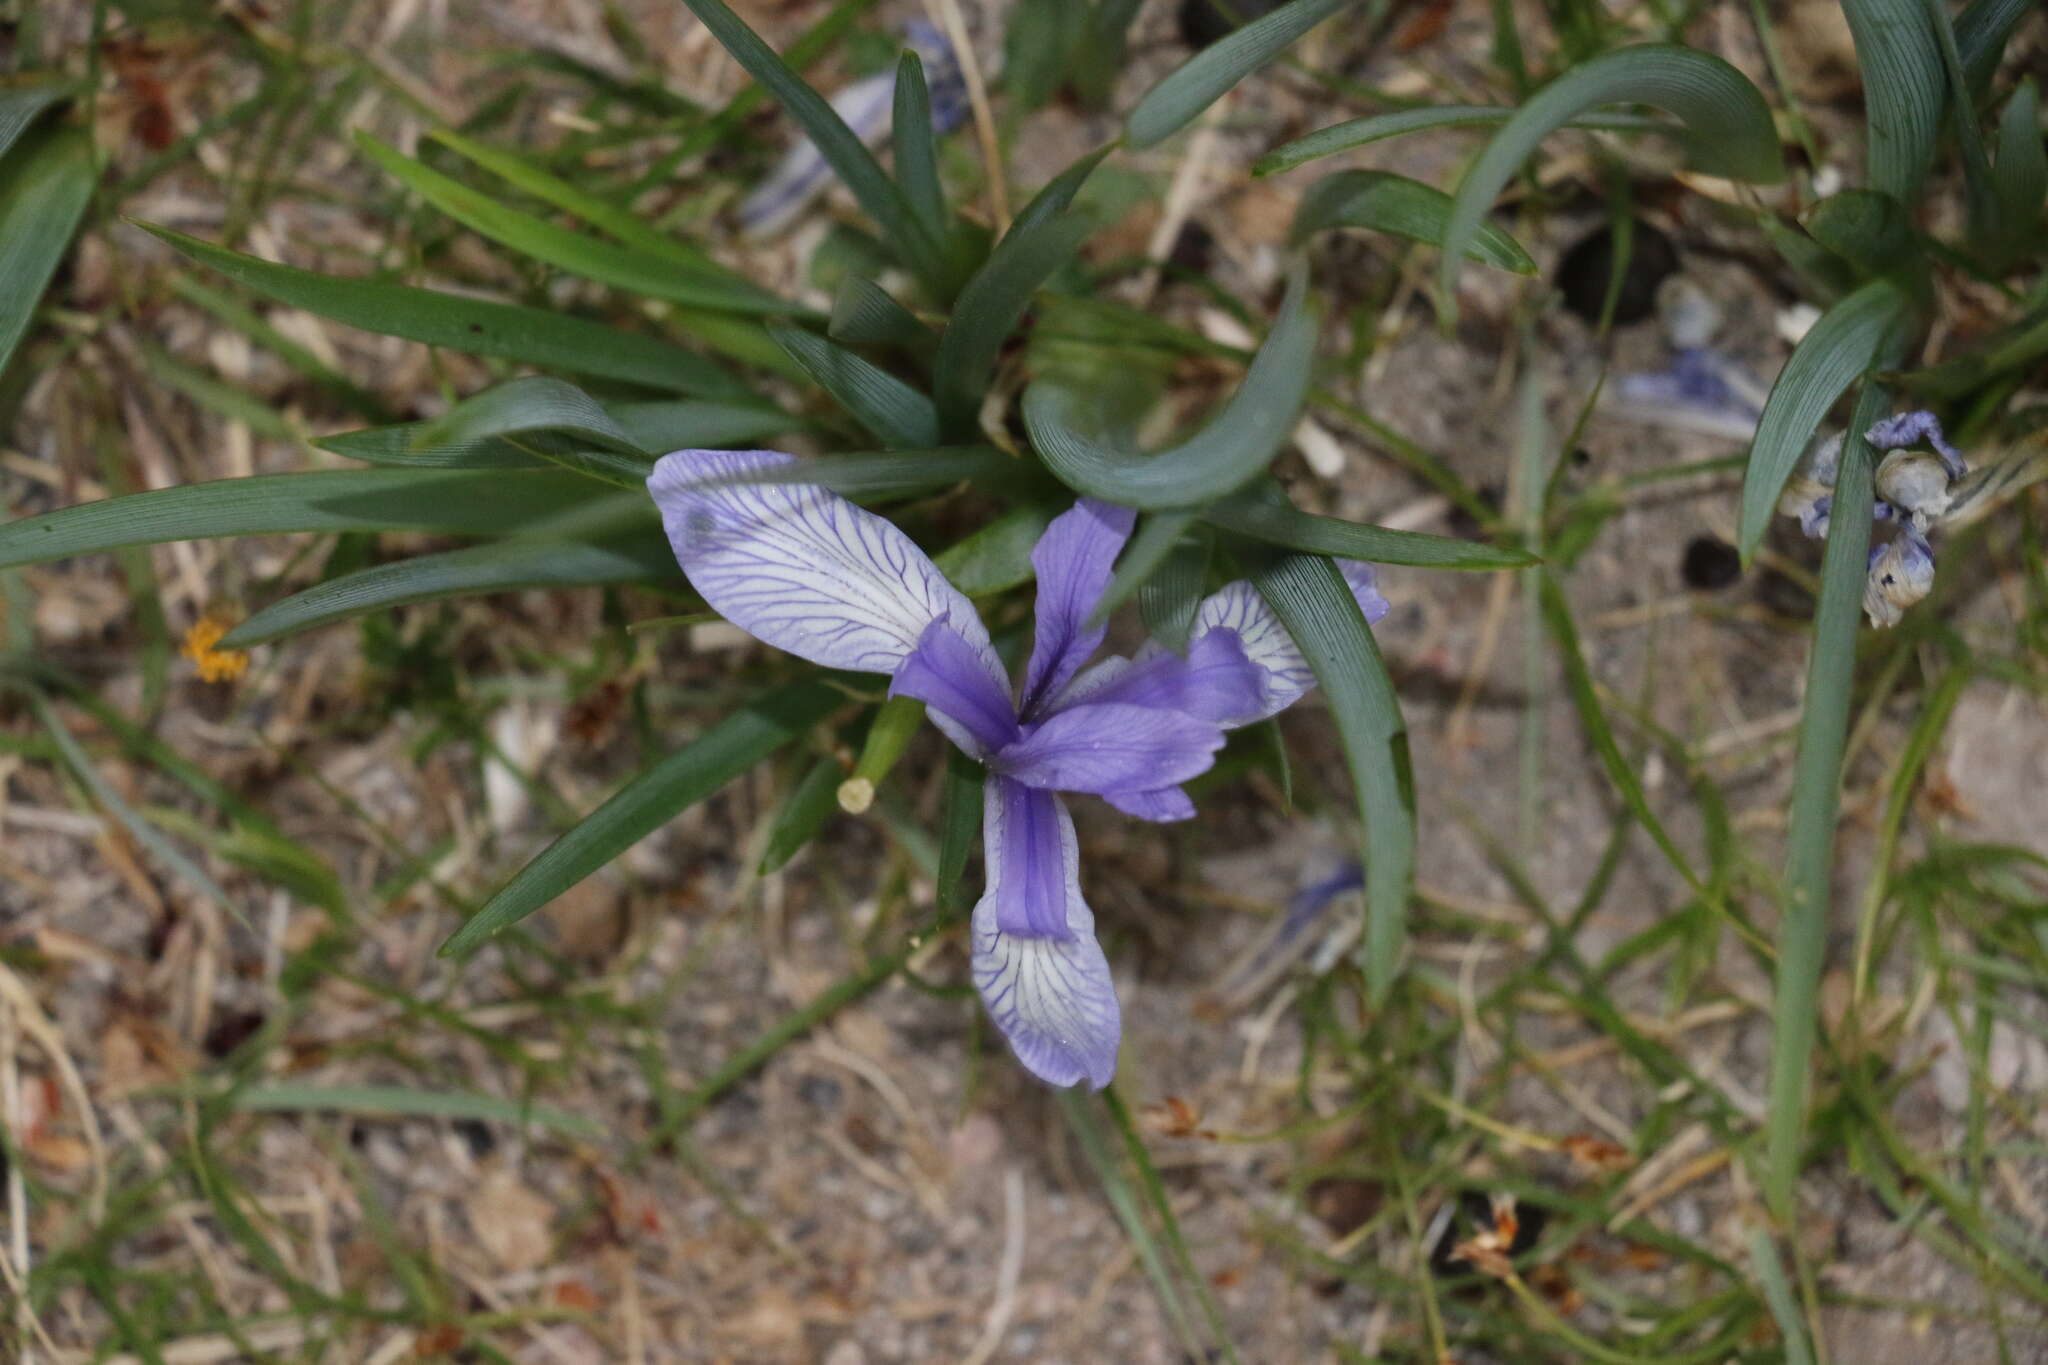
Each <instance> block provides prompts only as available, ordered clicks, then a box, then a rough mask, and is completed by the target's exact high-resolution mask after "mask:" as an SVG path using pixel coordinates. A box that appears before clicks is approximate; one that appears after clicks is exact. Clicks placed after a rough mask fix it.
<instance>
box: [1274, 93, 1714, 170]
mask: <svg viewBox="0 0 2048 1365" xmlns="http://www.w3.org/2000/svg"><path fill="white" fill-rule="evenodd" d="M1514 116H1515V111H1514V110H1513V109H1504V108H1497V107H1495V106H1493V105H1490V104H1442V105H1435V106H1432V107H1430V108H1426V109H1396V110H1395V111H1394V112H1392V113H1390V114H1372V115H1368V116H1367V117H1365V118H1355V119H1349V120H1347V121H1345V122H1343V123H1336V124H1332V125H1331V126H1330V127H1328V128H1318V129H1317V130H1316V131H1315V132H1313V133H1310V134H1309V135H1308V136H1306V137H1299V138H1296V139H1295V140H1294V141H1292V142H1287V143H1283V144H1281V145H1280V146H1278V147H1276V148H1274V149H1273V150H1272V151H1270V152H1268V153H1266V154H1265V155H1264V156H1262V157H1260V158H1259V159H1258V160H1257V161H1255V162H1253V163H1252V174H1253V175H1277V174H1279V173H1280V172H1281V171H1291V170H1293V169H1294V168H1295V167H1296V166H1299V165H1301V164H1302V163H1303V162H1307V161H1314V160H1315V159H1317V158H1318V157H1325V156H1332V155H1335V154H1336V153H1338V152H1348V151H1350V150H1351V149H1352V148H1353V147H1363V146H1365V145H1367V144H1368V143H1373V142H1379V141H1382V140H1384V139H1386V138H1390V137H1400V136H1402V135H1404V134H1407V133H1418V132H1424V131H1427V130H1429V129H1432V128H1472V127H1485V126H1489V125H1492V124H1496V123H1506V122H1507V121H1508V120H1509V119H1511V118H1513V117H1514ZM1564 126H1565V127H1567V128H1599V129H1603V130H1606V131H1610V132H1628V133H1656V132H1677V131H1679V130H1678V129H1676V128H1675V127H1674V126H1673V125H1671V124H1669V123H1665V122H1663V121H1661V120H1658V119H1651V118H1644V117H1642V116H1641V115H1638V114H1587V115H1583V116H1581V117H1579V118H1575V119H1570V120H1567V121H1566V123H1565V124H1564Z"/></svg>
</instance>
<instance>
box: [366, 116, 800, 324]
mask: <svg viewBox="0 0 2048 1365" xmlns="http://www.w3.org/2000/svg"><path fill="white" fill-rule="evenodd" d="M356 145H357V146H358V147H360V148H361V149H362V151H363V153H364V154H365V155H366V156H368V157H369V158H370V159H371V160H372V161H374V162H376V163H377V164H378V165H379V166H381V167H382V168H383V169H384V171H385V173H386V174H388V175H390V176H391V177H392V178H393V179H395V180H397V181H399V182H400V183H401V184H403V185H404V186H405V187H406V188H407V189H410V190H411V191H413V193H415V194H417V195H419V196H420V198H422V199H424V200H426V201H427V202H428V203H429V204H432V205H433V206H434V207H435V208H437V209H439V210H441V212H443V213H445V214H447V215H448V216H449V217H450V218H453V219H454V220H455V221H456V222H458V223H461V224H462V225H463V226H464V227H467V228H469V229H471V230H472V231H474V232H478V233H481V234H482V235H484V236H485V237H488V238H490V239H491V240H492V241H494V242H498V243H500V244H502V245H504V246H507V247H510V248H511V249H512V250H514V251H517V252H519V253H521V254H522V255H526V256H530V257H532V258H533V259H534V260H536V261H540V262H542V263H543V264H546V265H551V266H554V267H556V268H557V269H560V270H566V271H568V272H569V273H570V274H572V275H581V276H583V277H584V278H585V279H590V280H596V281H597V282H598V283H600V284H608V285H611V286H612V287H613V288H614V289H621V290H624V291H626V292H627V293H631V294H639V295H642V296H644V297H646V298H652V299H667V300H669V301H670V302H672V303H680V304H683V305H684V306H686V307H690V308H705V309H710V310H713V311H716V312H727V313H746V314H758V315H762V316H776V315H783V314H789V313H798V312H802V311H803V310H802V309H801V308H799V307H798V306H797V305H795V304H793V303H790V302H789V301H788V300H786V299H780V298H777V297H776V296H775V295H773V294H771V293H769V292H767V291H766V290H764V289H758V288H756V287H755V286H753V285H751V284H749V283H747V282H746V281H744V280H740V279H736V278H734V277H732V276H731V275H729V274H727V273H726V272H724V271H707V270H701V269H697V268H695V267H693V266H690V265H686V264H684V263H682V262H680V261H678V260H676V259H675V258H674V257H673V256H666V257H665V256H657V255H654V254H652V253H650V252H643V251H640V250H638V249H637V248H634V247H628V246H615V245H613V244H612V243H610V242H606V241H601V240H600V239H598V238H595V237H587V236H585V235H584V234H582V233H580V232H572V231H570V230H569V229H568V228H563V227H557V226H556V225H555V224H553V223H550V222H547V221H545V220H544V219H540V218H536V217H534V216H533V215H532V214H530V213H522V212H520V211H519V210H518V209H514V208H508V207H506V206H505V205H503V204H500V203H498V202H497V201H496V200H494V199H492V198H491V197H490V196H489V195H487V194H482V193H479V192H478V191H476V190H473V189H471V188H470V187H469V186H467V185H465V184H463V183H462V182H461V181H459V180H455V179H452V178H450V177H449V176H445V175H443V174H441V173H440V172H439V171H437V170H434V169H433V168H432V167H430V166H428V165H426V164H425V163H423V162H419V161H415V160H413V159H412V158H411V157H409V156H406V155H404V154H403V153H402V152H400V151H398V150H397V149H396V148H393V147H388V146H386V145H385V144H383V143H381V142H379V141H378V140H377V139H376V138H374V137H371V136H370V135H369V134H367V133H358V134H357V135H356Z"/></svg>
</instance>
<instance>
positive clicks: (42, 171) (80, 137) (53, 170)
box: [0, 106, 99, 370]
mask: <svg viewBox="0 0 2048 1365" xmlns="http://www.w3.org/2000/svg"><path fill="white" fill-rule="evenodd" d="M0 108H4V106H0ZM98 178H99V173H98V171H97V170H96V169H95V168H94V166H93V159H92V138H91V136H90V135H88V134H87V133H86V132H85V130H83V129H80V128H56V129H52V130H51V131H50V132H49V133H48V134H39V135H37V136H34V137H31V138H30V139H29V140H28V141H26V142H24V143H22V144H21V145H20V146H19V147H17V148H16V149H15V150H14V153H13V154H12V155H11V156H8V157H7V158H6V159H5V160H0V370H5V369H6V368H7V361H8V359H9V357H11V356H12V355H13V354H14V348H15V346H16V345H18V344H19V343H20V341H21V338H22V336H23V335H24V334H25V333H26V332H27V331H28V325H29V321H30V320H31V319H32V318H34V316H35V311H36V304H37V303H38V302H39V301H40V300H41V299H42V297H43V290H44V289H45V288H46V287H48V285H49V283H50V277H51V276H52V275H54V274H56V273H57V263H58V262H59V261H61V260H63V259H64V252H65V249H66V248H67V247H69V246H70V245H71V234H72V233H73V232H76V231H77V230H78V220H79V219H80V218H81V217H83V216H84V214H85V206H86V205H87V204H88V203H89V202H90V201H91V199H92V187H93V183H94V181H96V180H97V179H98Z"/></svg>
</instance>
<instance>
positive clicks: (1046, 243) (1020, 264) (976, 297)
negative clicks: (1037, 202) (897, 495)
mask: <svg viewBox="0 0 2048 1365" xmlns="http://www.w3.org/2000/svg"><path fill="white" fill-rule="evenodd" d="M1093 229H1094V222H1093V220H1092V219H1090V218H1088V217H1087V216H1086V215H1084V214H1068V215H1063V216H1058V217H1052V218H1045V219H1040V220H1036V221H1034V222H1032V223H1030V224H1027V225H1025V226H1024V227H1022V228H1021V229H1020V228H1014V227H1013V228H1012V229H1011V230H1010V231H1009V232H1008V233H1006V234H1005V235H1004V237H1003V240H1002V241H1000V242H998V243H997V244H996V249H995V250H994V251H993V252H991V253H990V255H989V258H988V262H987V264H985V265H983V266H982V268H981V269H980V270H978V271H976V272H975V275H974V278H972V279H970V280H969V281H968V282H967V284H966V287H965V288H963V289H961V291H960V297H959V298H958V300H957V301H955V303H954V305H953V315H952V319H951V321H949V322H948V323H947V324H946V331H945V335H944V336H942V337H941V338H940V339H939V353H938V360H937V362H936V363H935V365H934V366H933V370H932V393H933V396H934V398H935V399H936V401H937V403H938V410H939V422H940V425H941V427H942V429H943V430H944V431H945V432H946V434H947V435H948V436H951V437H953V438H954V439H956V440H957V439H961V438H963V437H968V436H972V435H973V434H974V433H975V432H976V431H977V430H978V429H979V427H980V417H981V403H982V398H983V396H984V394H985V393H986V391H987V389H988V386H989V380H990V378H991V377H992V376H993V375H994V374H995V368H996V358H997V357H998V356H999V355H1000V354H1001V353H1002V349H1003V343H1004V342H1006V341H1008V340H1009V338H1010V333H1011V332H1012V331H1014V330H1015V329H1016V326H1017V323H1018V321H1019V319H1021V318H1022V317H1023V316H1024V310H1025V309H1026V308H1028V307H1029V306H1030V305H1031V296H1032V295H1033V294H1035V293H1037V292H1038V288H1039V286H1040V285H1042V284H1044V283H1045V282H1046V281H1047V280H1049V279H1051V278H1052V275H1053V272H1054V271H1056V270H1058V269H1059V268H1060V267H1061V266H1063V265H1065V264H1066V263H1067V262H1068V261H1069V260H1071V259H1073V255H1074V253H1075V252H1076V251H1078V250H1079V249H1080V247H1081V243H1082V242H1083V241H1084V240H1085V239H1086V238H1087V236H1088V234H1089V233H1090V232H1091V231H1092V230H1093Z"/></svg>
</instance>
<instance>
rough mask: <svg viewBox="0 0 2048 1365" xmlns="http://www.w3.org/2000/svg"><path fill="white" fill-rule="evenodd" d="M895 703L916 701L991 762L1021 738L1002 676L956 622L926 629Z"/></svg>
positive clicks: (906, 663) (895, 688)
mask: <svg viewBox="0 0 2048 1365" xmlns="http://www.w3.org/2000/svg"><path fill="white" fill-rule="evenodd" d="M889 695H890V696H892V697H898V696H902V697H916V698H917V699H918V700H919V701H921V702H923V703H924V704H925V714H926V715H928V716H930V717H931V720H932V724H934V725H936V726H938V727H939V728H940V729H941V730H943V731H945V732H946V735H947V736H948V737H949V738H950V739H952V741H953V742H954V743H955V744H958V745H959V746H960V747H961V748H962V749H963V750H965V751H966V753H967V755H968V756H969V757H970V758H974V759H983V760H985V759H986V758H987V757H988V756H989V755H990V754H992V753H994V752H995V751H996V750H998V749H1000V748H1002V747H1003V746H1004V745H1006V744H1009V743H1010V742H1012V741H1013V740H1015V739H1016V738H1017V712H1016V708H1015V707H1013V706H1012V705H1011V704H1010V692H1009V688H1008V687H1007V685H1006V684H1005V681H1004V679H1003V676H1002V675H1001V674H1000V673H995V672H992V671H991V670H990V669H989V667H988V659H987V657H986V655H985V652H984V651H981V650H977V649H975V647H974V646H973V645H971V644H969V643H968V642H967V640H965V639H964V638H962V636H961V634H960V632H959V631H957V630H955V629H954V628H953V624H952V622H950V621H934V622H932V623H931V624H930V625H929V626H926V627H925V631H924V635H923V636H922V637H920V639H919V640H918V642H917V648H916V649H914V650H912V651H911V652H910V653H909V655H907V656H906V657H905V658H904V660H903V662H902V664H900V665H899V666H898V667H897V669H896V677H895V679H894V681H892V682H891V683H890V684H889Z"/></svg>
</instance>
